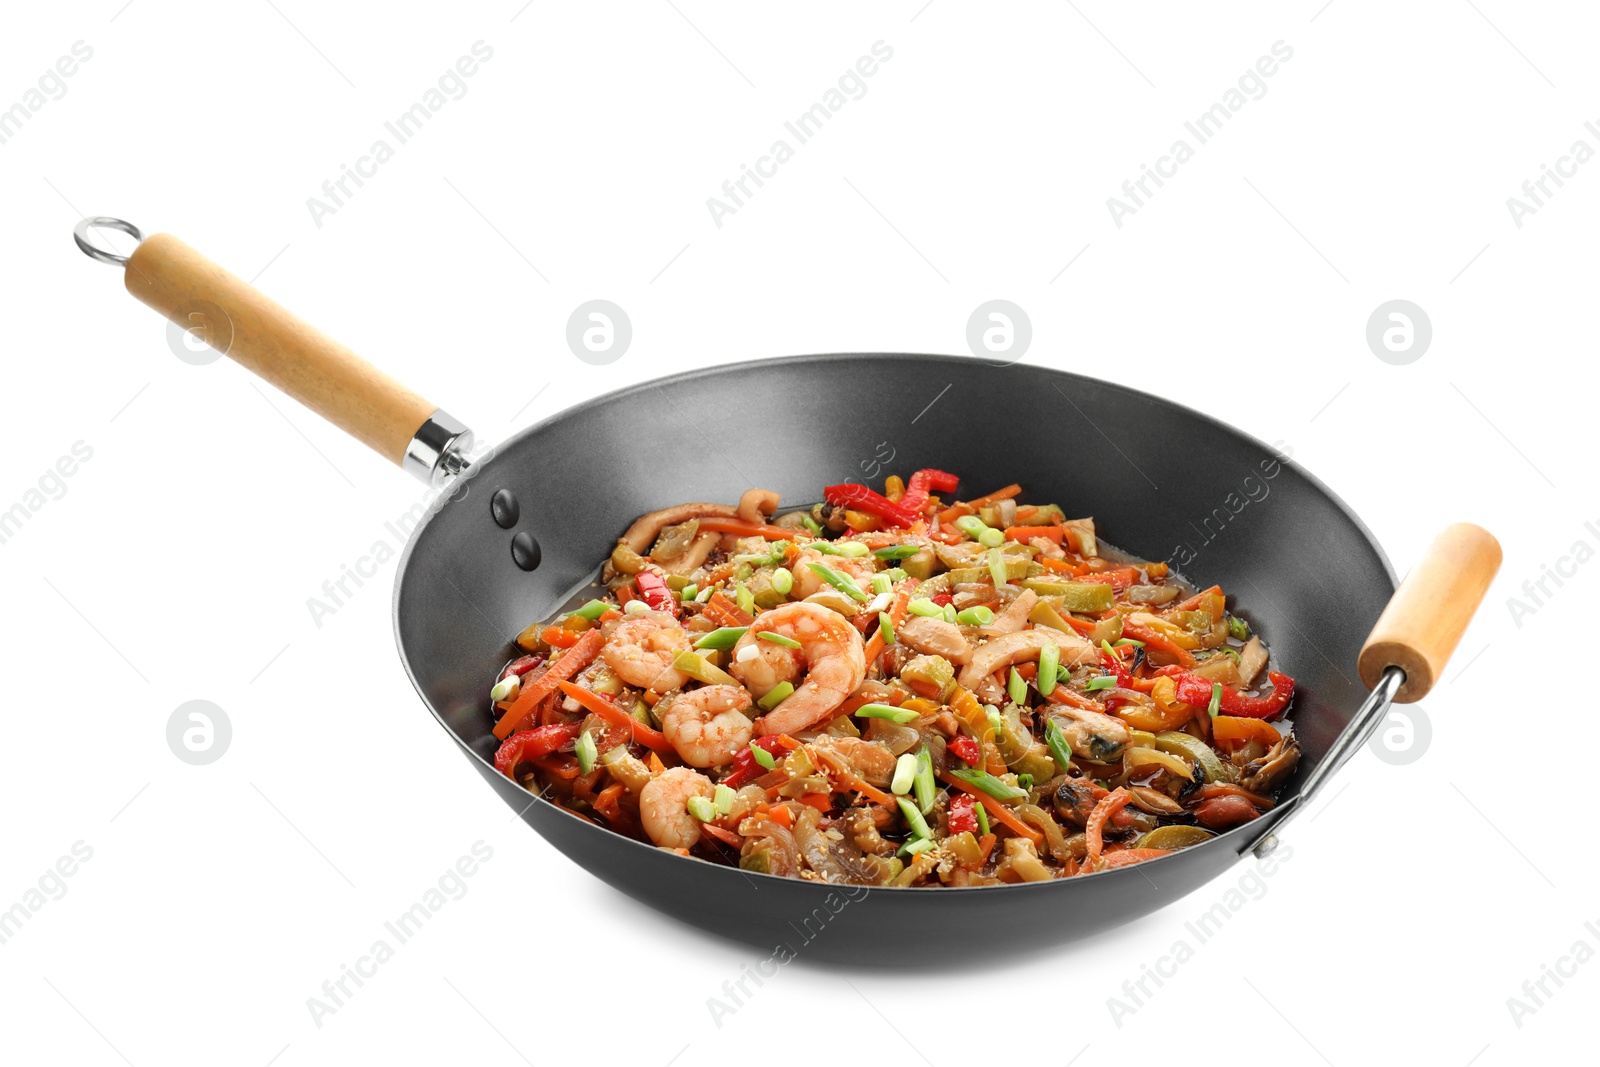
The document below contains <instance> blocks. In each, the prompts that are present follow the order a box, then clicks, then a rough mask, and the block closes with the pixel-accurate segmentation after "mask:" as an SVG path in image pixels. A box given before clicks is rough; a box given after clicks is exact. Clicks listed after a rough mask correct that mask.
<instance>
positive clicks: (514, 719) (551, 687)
mask: <svg viewBox="0 0 1600 1067" xmlns="http://www.w3.org/2000/svg"><path fill="white" fill-rule="evenodd" d="M603 644H605V638H603V637H601V636H600V631H599V630H585V631H584V632H583V635H582V636H581V637H579V638H578V643H577V644H575V645H573V646H572V647H571V648H569V649H567V650H566V651H565V652H564V653H562V655H561V658H560V659H558V660H556V661H555V662H554V663H552V664H550V665H549V666H547V667H546V668H545V669H544V671H543V673H541V674H540V675H539V676H538V677H537V678H535V679H533V680H532V681H529V682H526V683H524V684H523V686H522V691H521V692H519V693H518V694H517V699H516V701H515V702H514V703H512V705H511V707H510V709H509V710H507V711H506V713H505V714H504V715H502V716H500V721H499V722H497V723H495V724H494V735H495V736H496V737H498V738H499V739H500V740H502V741H504V740H505V739H506V738H508V737H510V736H511V735H512V734H513V733H515V732H516V730H517V727H519V726H521V725H522V724H523V723H525V722H527V721H528V717H529V716H530V715H532V714H533V710H534V709H535V708H536V707H538V706H539V704H540V702H541V701H543V700H544V698H545V697H547V696H549V695H550V694H551V693H554V692H555V691H556V684H557V683H558V682H564V681H566V680H567V679H568V678H571V677H572V676H573V675H575V674H577V673H578V672H579V671H581V670H583V669H584V668H585V667H587V666H588V665H589V664H591V663H593V662H594V658H595V657H596V656H598V655H599V654H600V646H601V645H603ZM547 725H549V724H547Z"/></svg>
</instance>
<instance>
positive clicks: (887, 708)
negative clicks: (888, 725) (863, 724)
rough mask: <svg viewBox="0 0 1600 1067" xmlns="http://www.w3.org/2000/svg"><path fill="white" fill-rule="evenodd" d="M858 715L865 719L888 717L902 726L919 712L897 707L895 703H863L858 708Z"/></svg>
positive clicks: (913, 719) (913, 718)
mask: <svg viewBox="0 0 1600 1067" xmlns="http://www.w3.org/2000/svg"><path fill="white" fill-rule="evenodd" d="M856 715H858V716H859V717H861V718H863V719H888V720H889V721H890V722H897V723H899V724H900V725H901V726H904V725H905V724H906V723H908V722H915V721H916V718H917V713H916V712H915V711H912V710H911V709H910V708H897V707H895V706H894V705H893V704H863V705H861V706H860V707H859V708H857V709H856Z"/></svg>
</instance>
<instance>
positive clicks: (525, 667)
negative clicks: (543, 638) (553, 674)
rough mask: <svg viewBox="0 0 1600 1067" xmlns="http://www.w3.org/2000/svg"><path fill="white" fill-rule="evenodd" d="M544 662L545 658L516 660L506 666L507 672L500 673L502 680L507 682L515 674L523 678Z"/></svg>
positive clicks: (530, 657)
mask: <svg viewBox="0 0 1600 1067" xmlns="http://www.w3.org/2000/svg"><path fill="white" fill-rule="evenodd" d="M543 662H544V657H543V656H523V657H521V658H519V659H514V660H512V661H511V662H510V663H509V664H507V665H506V669H505V670H503V671H501V672H500V680H501V681H505V680H506V679H507V678H509V677H511V676H512V675H513V674H514V675H516V676H517V677H518V678H521V677H523V676H524V675H526V674H527V673H528V672H529V671H531V670H533V669H534V668H535V667H537V666H538V665H539V664H541V663H543Z"/></svg>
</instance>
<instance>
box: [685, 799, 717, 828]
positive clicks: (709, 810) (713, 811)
mask: <svg viewBox="0 0 1600 1067" xmlns="http://www.w3.org/2000/svg"><path fill="white" fill-rule="evenodd" d="M684 807H685V808H687V809H688V810H689V814H690V815H693V816H694V817H695V818H696V819H699V820H700V821H701V822H711V821H712V820H714V819H715V818H716V817H717V806H716V805H715V804H713V803H712V802H711V800H710V798H708V797H700V796H695V797H690V798H689V800H688V803H686V804H684Z"/></svg>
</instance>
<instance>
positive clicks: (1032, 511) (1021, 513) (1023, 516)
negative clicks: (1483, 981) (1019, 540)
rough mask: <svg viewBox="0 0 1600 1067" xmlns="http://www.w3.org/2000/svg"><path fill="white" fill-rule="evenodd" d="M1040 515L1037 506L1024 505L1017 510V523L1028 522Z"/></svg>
mask: <svg viewBox="0 0 1600 1067" xmlns="http://www.w3.org/2000/svg"><path fill="white" fill-rule="evenodd" d="M1038 513H1039V507H1038V505H1037V504H1023V505H1022V506H1021V507H1019V508H1017V521H1018V522H1027V521H1028V519H1030V518H1031V517H1033V516H1034V515H1037V514H1038Z"/></svg>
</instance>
